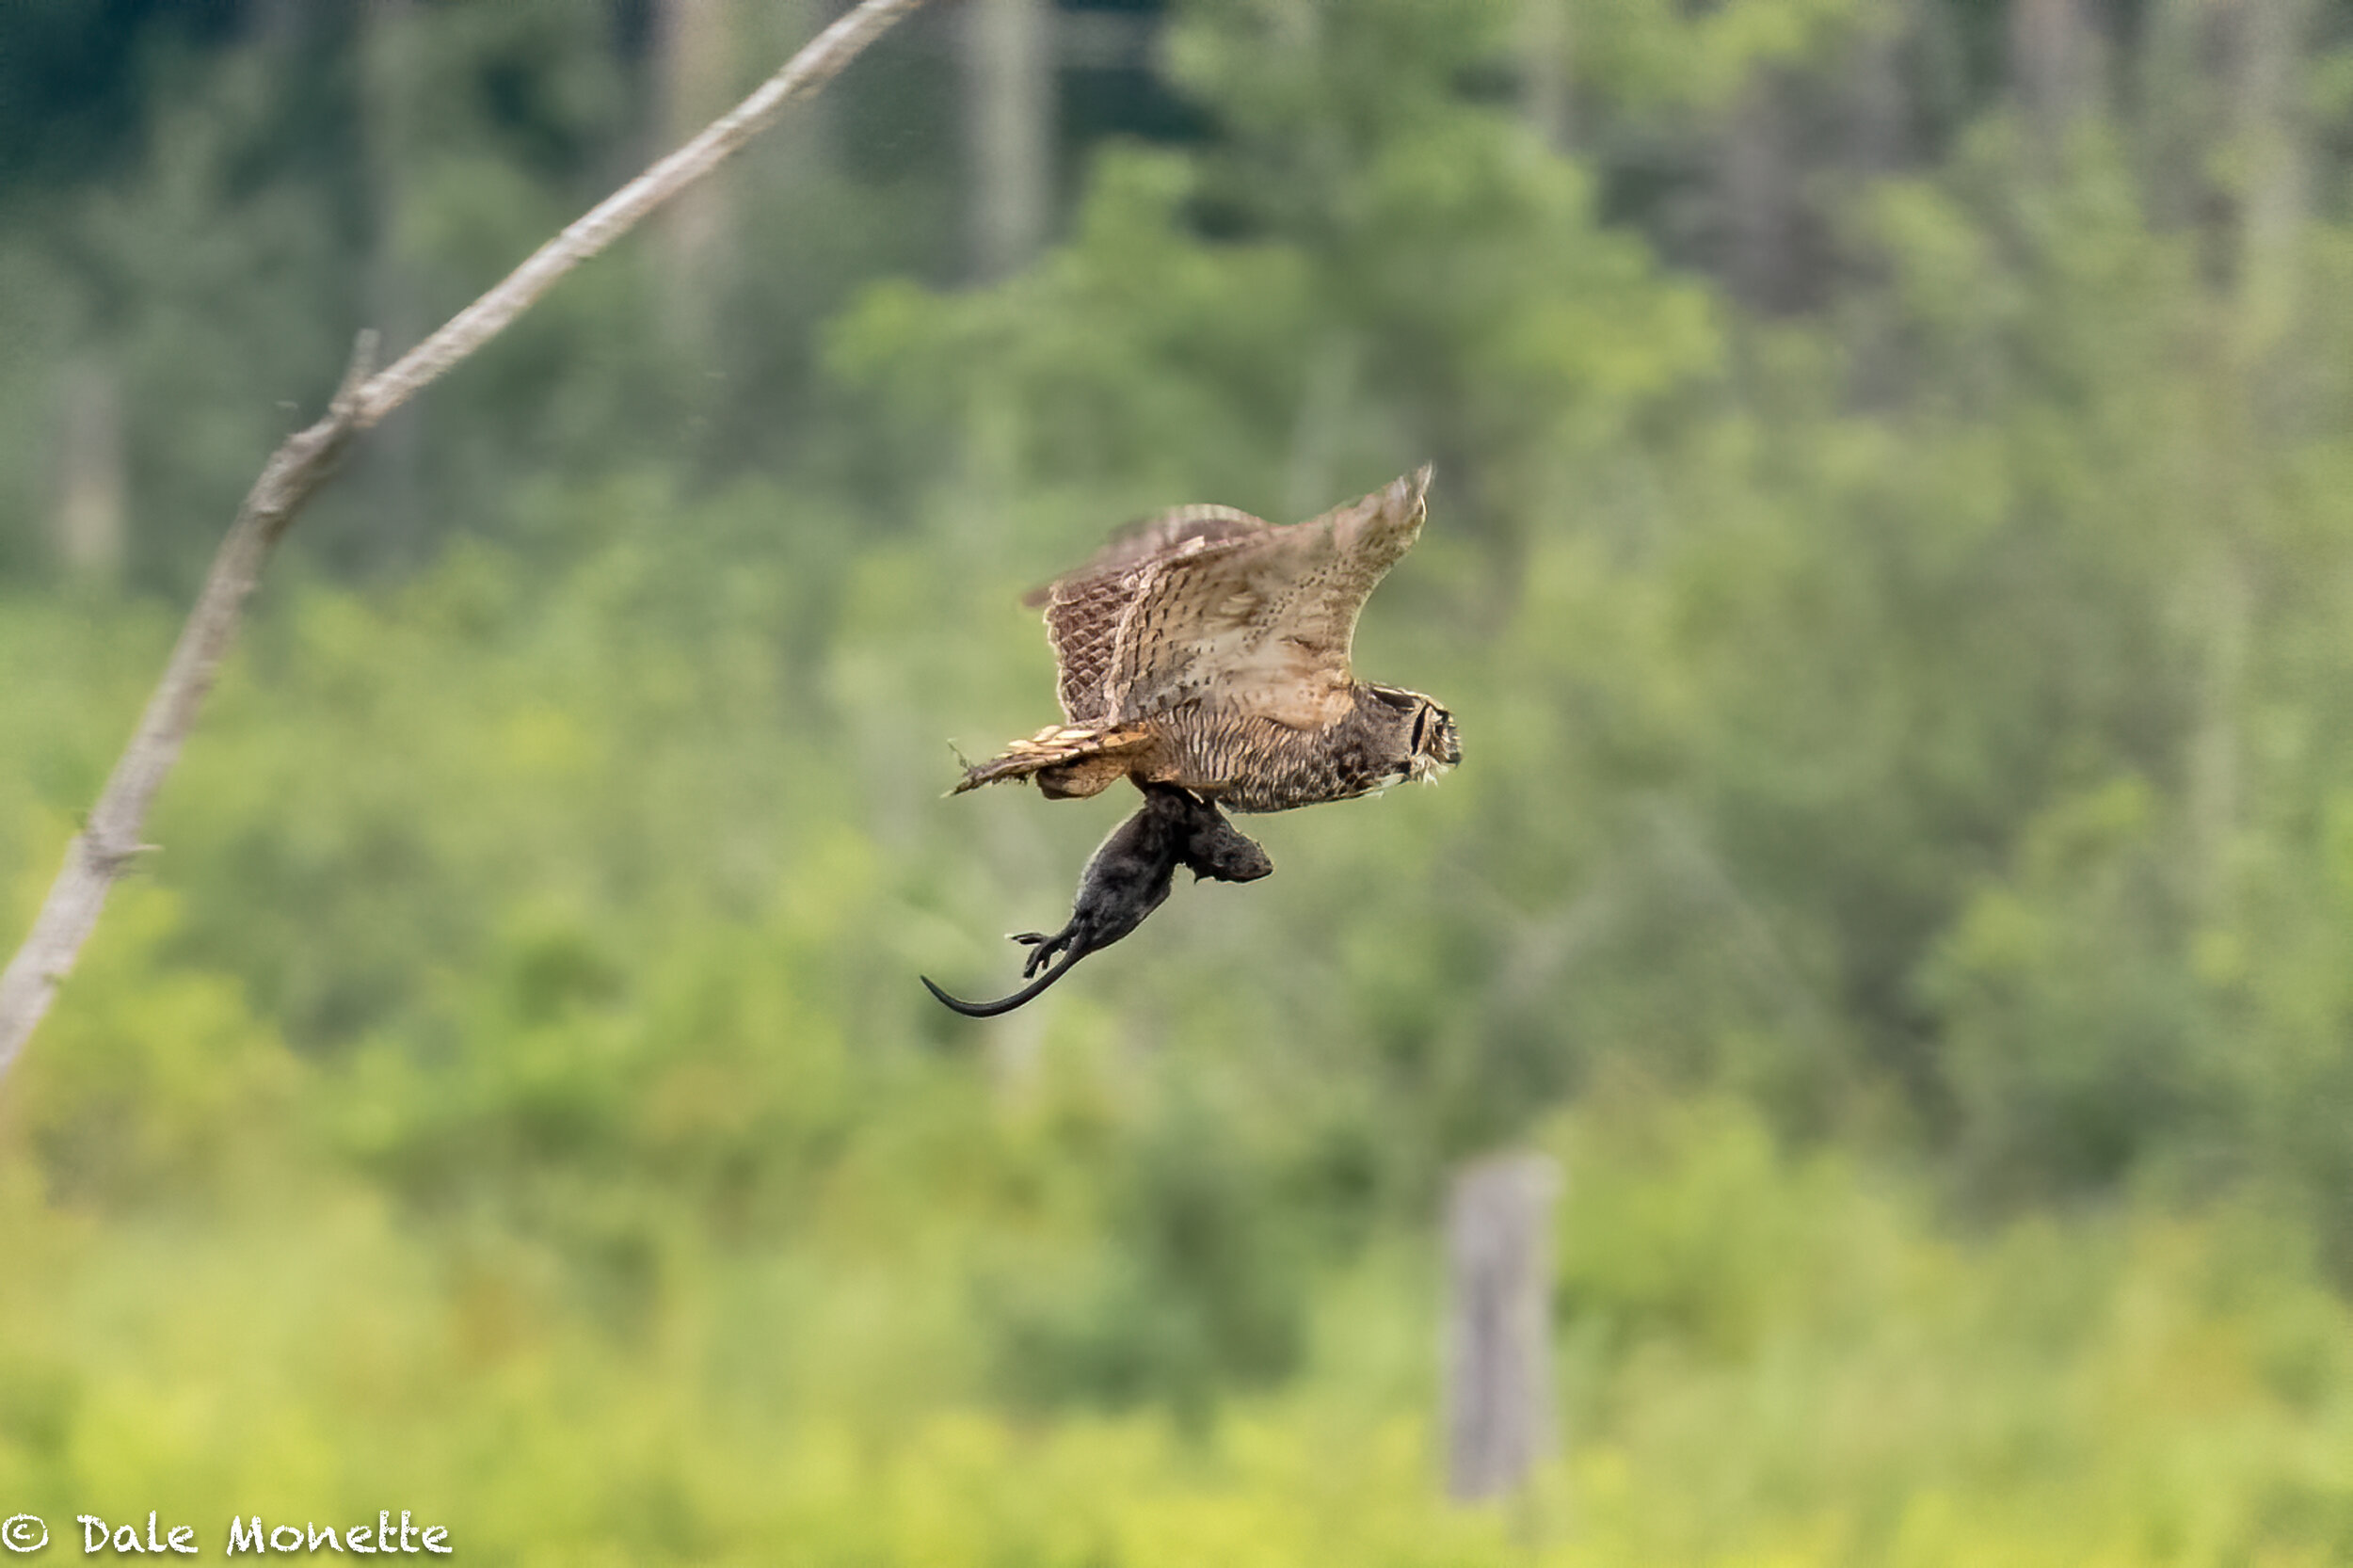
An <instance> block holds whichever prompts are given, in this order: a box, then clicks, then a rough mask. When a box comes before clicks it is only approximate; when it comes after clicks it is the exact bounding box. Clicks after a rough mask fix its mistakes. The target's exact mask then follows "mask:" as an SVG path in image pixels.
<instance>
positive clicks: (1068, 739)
mask: <svg viewBox="0 0 2353 1568" xmlns="http://www.w3.org/2000/svg"><path fill="white" fill-rule="evenodd" d="M1151 744H1152V732H1151V731H1150V730H1149V729H1147V728H1144V727H1143V726H1141V725H1109V726H1095V725H1084V724H1057V725H1049V726H1048V727H1047V728H1044V729H1041V730H1039V731H1038V732H1037V733H1036V734H1034V735H1032V736H1031V737H1030V738H1029V739H1028V740H1026V741H1016V742H1014V743H1013V744H1011V745H1009V746H1007V747H1005V749H1004V750H1002V751H1000V752H999V753H998V754H997V755H996V756H994V757H992V758H990V759H989V760H987V761H985V762H976V763H974V764H973V765H972V766H970V767H968V768H967V769H965V770H964V777H963V778H962V780H960V781H959V782H958V783H957V785H956V787H955V788H954V789H952V790H951V791H949V793H950V794H952V795H960V794H962V793H964V792H965V791H967V790H977V789H979V788H980V787H981V786H982V785H984V784H999V783H1002V782H1003V781H1005V780H1006V779H1009V778H1012V779H1020V778H1030V777H1035V778H1036V779H1037V783H1038V789H1039V790H1040V791H1041V792H1043V793H1044V794H1046V795H1047V796H1048V798H1049V799H1055V800H1064V799H1069V798H1071V797H1073V796H1078V795H1092V794H1099V793H1101V792H1103V791H1105V790H1108V789H1110V788H1111V787H1112V785H1113V784H1115V783H1117V782H1118V781H1119V780H1120V779H1121V778H1124V777H1126V776H1127V775H1128V768H1129V765H1130V764H1131V763H1133V762H1135V761H1138V760H1141V754H1142V753H1143V752H1144V750H1145V749H1146V748H1147V747H1148V746H1150V745H1151Z"/></svg>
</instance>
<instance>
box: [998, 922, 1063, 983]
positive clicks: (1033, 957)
mask: <svg viewBox="0 0 2353 1568" xmlns="http://www.w3.org/2000/svg"><path fill="white" fill-rule="evenodd" d="M1078 932H1079V923H1078V922H1077V921H1076V920H1073V921H1072V922H1071V923H1070V924H1068V925H1066V926H1064V927H1063V928H1062V929H1061V930H1060V931H1057V932H1055V933H1054V934H1053V935H1052V936H1048V935H1046V933H1044V932H1043V931H1017V932H1015V933H1014V934H1013V939H1014V940H1015V941H1016V942H1021V943H1025V944H1027V945H1028V947H1029V949H1030V961H1029V962H1028V963H1026V964H1024V965H1022V966H1021V978H1022V979H1024V980H1028V979H1031V978H1032V977H1033V976H1034V975H1036V973H1037V972H1038V971H1039V970H1040V969H1042V968H1046V966H1047V965H1048V964H1050V963H1052V962H1053V961H1054V956H1055V954H1057V953H1059V952H1062V951H1063V950H1064V948H1067V947H1068V946H1070V944H1071V943H1072V942H1073V941H1075V940H1076V939H1077V937H1078Z"/></svg>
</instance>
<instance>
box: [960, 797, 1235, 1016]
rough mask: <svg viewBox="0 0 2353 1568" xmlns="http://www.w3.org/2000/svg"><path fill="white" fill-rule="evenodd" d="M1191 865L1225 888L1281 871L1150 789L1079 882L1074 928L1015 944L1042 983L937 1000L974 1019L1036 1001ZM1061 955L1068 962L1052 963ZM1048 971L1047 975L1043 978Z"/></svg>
mask: <svg viewBox="0 0 2353 1568" xmlns="http://www.w3.org/2000/svg"><path fill="white" fill-rule="evenodd" d="M1178 866H1184V867H1187V868H1188V869H1190V870H1191V871H1192V872H1193V880H1194V881H1196V882H1197V881H1199V880H1200V879H1201V878H1203V877H1205V876H1207V877H1214V878H1215V879H1216V880H1218V881H1220V882H1255V881H1257V879H1258V878H1259V877H1262V876H1264V875H1266V874H1267V873H1268V872H1272V871H1273V870H1274V862H1273V861H1272V860H1269V859H1268V858H1267V853H1266V851H1265V850H1263V849H1261V848H1260V847H1259V846H1258V845H1257V842H1256V841H1254V840H1250V839H1248V838H1245V837H1243V836H1242V835H1241V834H1240V833H1238V832H1236V831H1235V830H1234V825H1233V824H1231V823H1229V822H1227V821H1226V820H1225V817H1224V816H1222V815H1220V814H1219V812H1218V809H1217V808H1216V807H1214V806H1212V805H1210V804H1209V803H1208V802H1207V801H1204V800H1201V799H1199V798H1198V797H1196V796H1194V795H1193V794H1191V793H1189V792H1186V791H1183V790H1179V789H1177V788H1175V787H1174V786H1171V785H1166V784H1150V785H1145V786H1144V808H1143V809H1142V810H1140V811H1138V812H1137V813H1136V814H1135V815H1134V816H1132V817H1129V818H1128V820H1127V821H1126V822H1124V823H1121V824H1119V825H1118V826H1117V827H1116V828H1114V829H1112V836H1111V837H1110V838H1108V839H1106V840H1103V846H1102V848H1100V849H1098V850H1096V852H1095V858H1094V859H1092V860H1089V861H1088V862H1087V869H1086V872H1085V874H1084V875H1083V876H1081V877H1080V879H1079V896H1078V898H1077V899H1076V900H1075V901H1074V902H1073V903H1072V904H1071V909H1070V923H1069V924H1068V925H1065V926H1064V927H1063V928H1062V929H1061V930H1060V931H1057V932H1055V933H1054V934H1053V935H1052V936H1048V935H1047V934H1046V933H1044V932H1042V931H1026V932H1023V933H1022V934H1021V935H1019V936H1016V937H1015V938H1014V940H1015V941H1016V942H1026V943H1028V944H1029V946H1030V958H1029V962H1028V963H1026V964H1024V965H1023V966H1022V968H1021V975H1022V978H1023V979H1025V980H1028V979H1030V978H1031V977H1032V976H1035V977H1036V978H1035V980H1034V981H1033V982H1032V984H1030V985H1028V986H1026V987H1024V988H1023V989H1021V990H1019V991H1016V992H1015V993H1014V994H1013V995H1012V996H1009V997H1004V998H1000V1000H996V1001H987V1002H972V1001H959V1000H956V999H955V998H954V997H952V996H950V995H949V994H948V993H947V992H945V991H943V990H941V989H940V988H939V987H938V986H936V985H934V984H932V982H931V979H930V977H928V976H925V977H922V978H923V984H924V985H926V986H927V987H929V988H930V990H931V993H932V995H934V996H936V997H937V998H938V999H939V1000H941V1001H942V1002H944V1003H946V1004H947V1005H948V1006H950V1007H952V1008H953V1009H954V1010H955V1011H957V1012H959V1013H961V1014H963V1015H964V1016H966V1017H968V1018H994V1017H997V1016H1000V1015H1002V1014H1006V1013H1010V1012H1012V1011H1013V1010H1014V1009H1015V1008H1016V1007H1019V1006H1020V1005H1022V1004H1023V1003H1024V1002H1027V1001H1029V1000H1032V999H1033V998H1035V997H1036V996H1037V995H1038V994H1039V993H1040V992H1042V991H1044V990H1045V989H1046V988H1047V987H1048V985H1051V984H1054V982H1056V981H1057V980H1060V979H1061V978H1062V977H1063V976H1064V975H1065V974H1067V973H1069V972H1070V966H1071V965H1073V964H1076V963H1077V962H1078V961H1079V960H1080V959H1081V958H1084V957H1085V956H1086V955H1087V954H1088V953H1090V952H1096V951H1097V950H1098V949H1102V948H1107V947H1109V946H1111V945H1112V943H1113V942H1116V941H1118V940H1119V939H1120V938H1121V937H1122V936H1127V935H1128V933H1129V932H1131V931H1133V930H1135V928H1136V927H1138V926H1140V925H1142V924H1143V923H1144V917H1146V916H1148V915H1149V914H1151V913H1152V911H1153V910H1155V909H1158V908H1159V907H1160V905H1161V904H1163V903H1165V902H1166V901H1167V898H1168V893H1169V888H1171V887H1172V886H1173V885H1174V884H1175V881H1176V876H1177V867H1178ZM1057 953H1059V954H1061V955H1062V962H1060V963H1059V964H1053V967H1052V968H1047V966H1048V964H1049V963H1052V961H1053V959H1054V956H1055V955H1056V954H1057ZM1040 970H1044V971H1045V972H1044V973H1042V974H1041V973H1040V972H1039V971H1040Z"/></svg>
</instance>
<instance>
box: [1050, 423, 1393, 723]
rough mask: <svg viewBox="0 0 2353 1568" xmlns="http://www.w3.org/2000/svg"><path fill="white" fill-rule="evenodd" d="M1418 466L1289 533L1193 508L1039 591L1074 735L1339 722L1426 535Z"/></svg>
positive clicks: (1232, 514)
mask: <svg viewBox="0 0 2353 1568" xmlns="http://www.w3.org/2000/svg"><path fill="white" fill-rule="evenodd" d="M1429 484H1430V470H1429V469H1428V468H1426V467H1425V468H1423V469H1420V470H1419V471H1417V472H1414V473H1410V474H1407V475H1405V476H1404V477H1403V478H1401V479H1399V480H1397V481H1396V482H1395V483H1393V484H1391V485H1389V486H1387V487H1386V488H1383V489H1379V490H1375V491H1373V492H1372V493H1371V494H1370V495H1368V496H1366V497H1364V498H1363V499H1362V500H1360V501H1356V502H1353V503H1351V504H1348V505H1345V506H1338V507H1335V508H1334V509H1333V510H1331V511H1329V512H1326V513H1324V514H1323V516H1321V517H1320V518H1316V519H1313V520H1309V521H1306V522H1302V523H1295V524H1293V525H1291V526H1289V527H1287V528H1276V527H1273V526H1270V525H1268V524H1266V523H1264V522H1261V521H1259V520H1257V519H1256V518H1253V517H1251V516H1250V515H1249V514H1248V513H1244V512H1236V511H1233V510H1232V509H1231V508H1227V507H1212V506H1189V507H1184V508H1181V509H1179V510H1178V511H1176V512H1171V513H1166V514H1163V515H1162V516H1161V517H1160V518H1158V519H1154V520H1151V521H1150V522H1148V523H1146V524H1145V525H1144V527H1143V528H1142V529H1140V530H1139V531H1138V532H1136V533H1135V534H1134V535H1132V536H1129V537H1127V538H1123V539H1120V540H1114V541H1113V543H1112V545H1111V546H1109V547H1107V548H1106V550H1105V551H1104V552H1103V553H1102V554H1101V555H1099V556H1097V557H1096V561H1095V562H1093V563H1090V564H1089V565H1088V566H1087V567H1085V568H1081V569H1080V570H1079V571H1077V572H1074V573H1072V574H1071V575H1069V576H1067V577H1064V578H1063V579H1061V580H1060V581H1059V582H1056V583H1055V584H1052V585H1051V586H1050V587H1049V588H1048V590H1047V591H1048V605H1047V611H1046V623H1047V629H1048V635H1049V636H1050V637H1051V638H1052V641H1053V644H1054V652H1055V657H1056V660H1057V662H1058V663H1059V664H1060V665H1061V676H1062V679H1061V691H1060V695H1061V698H1062V705H1063V711H1064V713H1066V714H1067V715H1068V716H1069V717H1070V719H1071V721H1072V722H1073V723H1074V724H1114V725H1116V724H1130V723H1134V722H1136V721H1138V720H1142V719H1147V718H1149V717H1151V716H1153V715H1154V714H1158V713H1163V712H1168V711H1169V710H1171V709H1174V708H1177V707H1180V706H1183V705H1184V704H1186V703H1188V702H1193V701H1203V702H1207V703H1209V704H1211V705H1213V706H1216V707H1219V708H1222V709H1227V710H1231V711H1234V712H1243V713H1251V714H1257V715H1261V716H1264V717H1267V718H1271V719H1273V720H1274V721H1276V722H1277V723H1280V724H1284V725H1287V726H1290V727H1292V728H1315V727H1317V726H1319V725H1322V724H1325V723H1329V722H1331V721H1332V720H1333V719H1335V718H1337V716H1339V714H1341V713H1342V712H1346V710H1347V707H1348V704H1349V702H1350V696H1349V691H1350V680H1351V675H1350V669H1349V645H1350V644H1351V643H1352V642H1353V640H1354V637H1355V631H1356V616H1357V615H1358V613H1359V612H1360V611H1361V610H1362V609H1363V608H1364V604H1365V600H1367V599H1368V598H1369V597H1370V595H1371V593H1372V590H1373V588H1374V586H1375V585H1376V584H1379V582H1380V581H1381V579H1382V578H1383V577H1384V576H1385V575H1387V573H1388V570H1389V568H1391V567H1393V566H1395V565H1396V564H1397V562H1398V561H1399V559H1400V558H1401V557H1402V556H1403V555H1404V553H1405V552H1406V551H1407V550H1408V549H1410V548H1411V547H1412V545H1413V542H1414V540H1415V538H1416V537H1417V536H1418V535H1419V534H1420V532H1421V524H1422V518H1423V516H1424V511H1425V500H1424V498H1425V495H1426V493H1427V491H1428V488H1429Z"/></svg>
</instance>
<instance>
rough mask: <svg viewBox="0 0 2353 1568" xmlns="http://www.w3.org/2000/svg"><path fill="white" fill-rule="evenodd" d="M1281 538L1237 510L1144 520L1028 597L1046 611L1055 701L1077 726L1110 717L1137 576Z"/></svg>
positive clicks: (1184, 511)
mask: <svg viewBox="0 0 2353 1568" xmlns="http://www.w3.org/2000/svg"><path fill="white" fill-rule="evenodd" d="M1273 532H1276V530H1275V527H1274V525H1273V523H1271V522H1268V521H1267V520H1265V519H1263V518H1256V517H1253V516H1251V515H1250V514H1249V513H1248V512H1244V511H1240V510H1237V509H1236V508H1234V507H1231V506H1213V505H1196V506H1178V507H1177V508H1175V509H1174V510H1172V511H1166V512H1160V513H1158V514H1156V515H1154V516H1152V517H1148V518H1144V519H1143V520H1140V521H1138V522H1135V523H1133V524H1131V525H1129V526H1128V527H1127V528H1125V529H1123V530H1121V531H1120V532H1119V533H1118V534H1117V535H1115V536H1113V537H1112V540H1111V542H1110V543H1108V544H1106V545H1105V546H1104V547H1103V548H1102V549H1101V550H1099V551H1097V552H1096V553H1095V557H1094V559H1092V560H1090V561H1088V562H1087V564H1086V565H1085V566H1083V567H1080V568H1079V569H1078V570H1076V571H1073V572H1069V573H1066V574H1064V576H1062V577H1059V578H1057V579H1055V580H1054V581H1053V582H1051V583H1048V584H1046V586H1044V587H1042V588H1039V589H1036V590H1035V591H1033V592H1032V593H1030V594H1028V595H1027V596H1025V597H1024V598H1023V600H1022V602H1023V603H1025V604H1030V605H1039V604H1043V605H1044V606H1046V635H1047V639H1048V641H1049V642H1051V643H1052V644H1053V647H1054V664H1055V666H1056V678H1055V682H1054V695H1055V697H1056V699H1057V700H1059V701H1060V702H1061V704H1062V711H1063V716H1064V718H1067V719H1069V720H1070V721H1071V722H1072V723H1073V724H1093V723H1099V722H1101V721H1103V720H1105V719H1107V718H1109V717H1111V714H1112V708H1111V703H1110V701H1109V698H1108V695H1107V686H1106V680H1107V679H1108V677H1109V676H1110V674H1111V666H1112V652H1113V649H1114V648H1115V646H1116V644H1117V641H1118V637H1119V632H1120V630H1121V627H1122V625H1123V623H1124V622H1125V620H1126V617H1127V614H1128V608H1129V606H1130V605H1132V604H1133V602H1134V600H1135V597H1136V589H1137V586H1138V584H1139V583H1140V582H1141V581H1142V579H1141V577H1140V576H1139V573H1140V572H1141V571H1144V570H1145V569H1148V566H1149V564H1150V563H1153V562H1156V561H1173V560H1183V559H1189V558H1193V557H1195V556H1198V555H1200V554H1202V553H1204V552H1213V551H1216V550H1219V549H1221V548H1224V547H1226V546H1229V545H1230V544H1231V543H1232V542H1233V541H1235V540H1238V539H1246V538H1250V537H1253V536H1258V535H1264V534H1271V533H1273Z"/></svg>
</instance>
